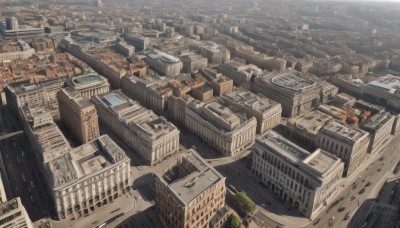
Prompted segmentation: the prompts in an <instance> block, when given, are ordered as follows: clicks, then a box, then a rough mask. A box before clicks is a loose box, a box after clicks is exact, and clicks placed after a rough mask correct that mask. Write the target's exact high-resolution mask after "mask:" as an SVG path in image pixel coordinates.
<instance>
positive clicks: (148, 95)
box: [121, 76, 172, 115]
mask: <svg viewBox="0 0 400 228" xmlns="http://www.w3.org/2000/svg"><path fill="white" fill-rule="evenodd" d="M121 86H122V91H123V92H124V93H125V94H126V95H128V96H129V97H130V98H131V99H133V100H136V101H139V103H140V104H141V105H142V106H144V107H146V108H149V109H151V110H153V111H154V112H155V113H157V114H159V115H160V114H162V113H163V112H164V111H166V109H167V99H168V97H169V96H171V95H172V89H171V88H170V87H169V86H168V84H167V83H162V82H161V80H154V79H153V78H151V77H146V78H139V77H136V76H130V77H124V78H123V79H122V83H121Z"/></svg>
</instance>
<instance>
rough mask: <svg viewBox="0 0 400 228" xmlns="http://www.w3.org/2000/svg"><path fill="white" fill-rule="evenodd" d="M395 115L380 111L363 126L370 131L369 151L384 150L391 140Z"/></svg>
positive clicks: (373, 152)
mask: <svg viewBox="0 0 400 228" xmlns="http://www.w3.org/2000/svg"><path fill="white" fill-rule="evenodd" d="M394 121H395V117H394V116H393V115H391V114H389V113H388V112H383V113H378V114H376V115H374V116H372V117H371V118H370V119H368V120H367V122H366V123H365V124H363V125H362V126H361V128H362V129H363V130H365V131H367V132H369V136H370V142H369V147H368V152H369V153H371V154H375V153H379V152H382V150H383V149H385V148H386V146H387V145H388V144H389V142H390V141H391V136H390V135H391V133H392V130H393V125H394Z"/></svg>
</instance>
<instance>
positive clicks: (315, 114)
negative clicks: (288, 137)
mask: <svg viewBox="0 0 400 228" xmlns="http://www.w3.org/2000/svg"><path fill="white" fill-rule="evenodd" d="M332 120H333V118H332V117H331V116H329V115H327V114H324V113H322V112H320V111H311V112H308V113H306V114H304V115H300V116H297V117H294V118H290V119H289V120H288V124H291V125H293V126H295V127H296V128H298V129H305V130H306V131H307V132H310V133H312V134H315V135H316V134H317V133H318V131H319V130H320V129H321V128H322V127H323V126H325V124H327V123H328V122H331V121H332Z"/></svg>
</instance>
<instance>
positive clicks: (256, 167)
mask: <svg viewBox="0 0 400 228" xmlns="http://www.w3.org/2000/svg"><path fill="white" fill-rule="evenodd" d="M251 169H252V172H253V173H254V174H255V175H256V176H257V177H258V178H259V179H260V181H262V183H263V184H264V185H265V186H267V187H268V188H269V189H270V190H271V191H272V192H273V193H274V195H275V196H276V197H278V198H279V199H282V200H284V201H286V202H289V204H290V205H292V206H293V207H294V208H297V209H298V210H299V211H300V212H301V213H302V214H303V215H305V216H306V217H307V218H311V219H312V218H314V217H315V216H316V215H317V214H318V212H319V211H320V210H321V209H322V208H323V205H324V204H327V203H329V202H330V200H331V199H332V197H333V196H334V195H335V193H336V192H337V191H338V190H339V181H340V178H341V176H342V173H343V163H342V162H341V161H340V159H338V158H336V157H335V156H334V155H332V154H329V153H327V152H325V151H323V150H320V149H318V150H316V151H314V152H313V153H310V152H308V151H306V150H304V149H302V148H301V147H299V146H297V145H296V144H294V143H292V142H291V141H289V140H287V139H285V138H284V137H283V136H281V135H279V134H278V133H276V132H275V131H272V130H271V131H268V132H266V133H265V134H263V135H261V136H260V137H258V138H257V140H256V143H255V146H254V148H253V165H252V168H251Z"/></svg>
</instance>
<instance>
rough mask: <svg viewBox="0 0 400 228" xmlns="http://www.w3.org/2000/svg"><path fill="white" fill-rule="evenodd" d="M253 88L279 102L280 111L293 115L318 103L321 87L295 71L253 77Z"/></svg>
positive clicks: (286, 114) (289, 115)
mask: <svg viewBox="0 0 400 228" xmlns="http://www.w3.org/2000/svg"><path fill="white" fill-rule="evenodd" d="M253 90H254V92H255V93H261V94H263V95H265V96H266V97H268V98H270V99H272V100H274V101H277V102H279V103H281V105H282V113H283V115H284V116H286V117H294V116H297V115H300V114H302V113H305V112H307V111H309V110H311V109H312V108H314V107H315V106H317V105H318V104H319V103H320V99H321V98H320V92H321V88H320V86H318V85H317V82H316V81H313V80H311V79H309V78H306V77H304V75H302V73H300V72H297V71H285V72H281V73H276V72H272V73H267V74H265V75H262V76H259V77H256V78H255V79H254V86H253Z"/></svg>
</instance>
